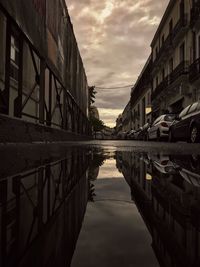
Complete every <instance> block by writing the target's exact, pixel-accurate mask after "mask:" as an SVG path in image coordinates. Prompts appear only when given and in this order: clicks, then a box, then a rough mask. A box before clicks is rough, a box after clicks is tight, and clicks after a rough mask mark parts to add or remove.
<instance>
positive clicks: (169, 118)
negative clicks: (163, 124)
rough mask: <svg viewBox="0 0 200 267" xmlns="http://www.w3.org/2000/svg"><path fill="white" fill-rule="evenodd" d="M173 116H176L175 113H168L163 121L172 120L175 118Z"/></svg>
mask: <svg viewBox="0 0 200 267" xmlns="http://www.w3.org/2000/svg"><path fill="white" fill-rule="evenodd" d="M175 117H176V115H175V114H169V115H166V116H165V118H164V120H165V121H173V120H175Z"/></svg>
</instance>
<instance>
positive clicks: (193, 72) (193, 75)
mask: <svg viewBox="0 0 200 267" xmlns="http://www.w3.org/2000/svg"><path fill="white" fill-rule="evenodd" d="M198 78H200V58H198V59H197V60H195V61H194V62H193V63H192V64H191V65H190V68H189V80H190V82H194V81H195V80H197V79H198Z"/></svg>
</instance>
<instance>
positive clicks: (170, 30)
mask: <svg viewBox="0 0 200 267" xmlns="http://www.w3.org/2000/svg"><path fill="white" fill-rule="evenodd" d="M172 31H173V20H172V19H171V20H170V22H169V34H172Z"/></svg>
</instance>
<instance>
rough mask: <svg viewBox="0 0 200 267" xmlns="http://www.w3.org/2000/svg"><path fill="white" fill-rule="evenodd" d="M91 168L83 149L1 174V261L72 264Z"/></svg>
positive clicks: (46, 264) (47, 264)
mask: <svg viewBox="0 0 200 267" xmlns="http://www.w3.org/2000/svg"><path fill="white" fill-rule="evenodd" d="M87 167H88V159H87V157H86V156H85V154H84V152H83V151H82V152H79V151H71V152H70V151H68V155H67V157H66V158H64V159H62V160H58V161H56V162H52V163H49V164H47V165H45V164H44V165H42V166H38V167H37V168H34V169H32V170H29V171H26V172H25V173H20V174H16V175H12V176H11V177H8V178H4V177H1V178H2V179H1V180H0V266H2V267H5V266H9V267H10V266H11V267H12V266H52V267H54V266H70V262H71V257H72V255H73V252H74V248H75V244H76V240H77V238H78V234H79V231H80V227H81V224H82V219H83V216H84V213H85V208H86V204H87V197H88V192H87V191H88V188H87V187H88V183H87V179H86V171H87ZM5 177H6V175H5Z"/></svg>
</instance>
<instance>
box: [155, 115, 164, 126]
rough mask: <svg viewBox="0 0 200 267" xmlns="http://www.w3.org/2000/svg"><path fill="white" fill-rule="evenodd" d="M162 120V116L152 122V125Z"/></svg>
mask: <svg viewBox="0 0 200 267" xmlns="http://www.w3.org/2000/svg"><path fill="white" fill-rule="evenodd" d="M162 118H163V116H160V117H158V118H157V119H156V120H155V121H154V123H153V125H155V124H156V123H158V122H159V121H160V120H161V119H162Z"/></svg>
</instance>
